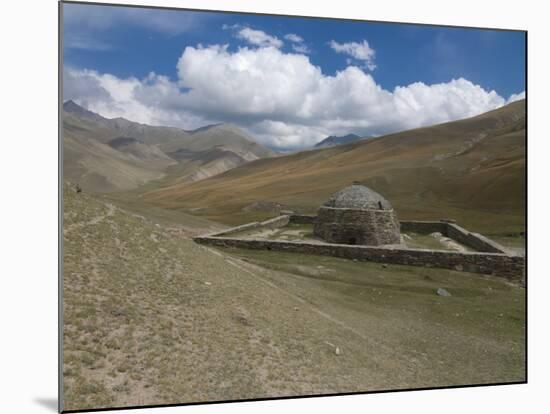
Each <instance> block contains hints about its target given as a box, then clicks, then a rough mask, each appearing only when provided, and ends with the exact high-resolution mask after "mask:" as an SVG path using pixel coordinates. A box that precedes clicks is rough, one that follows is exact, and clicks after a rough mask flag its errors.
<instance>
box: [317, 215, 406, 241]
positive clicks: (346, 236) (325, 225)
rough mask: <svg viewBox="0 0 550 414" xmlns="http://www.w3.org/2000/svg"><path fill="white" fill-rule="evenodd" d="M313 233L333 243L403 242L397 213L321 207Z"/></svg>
mask: <svg viewBox="0 0 550 414" xmlns="http://www.w3.org/2000/svg"><path fill="white" fill-rule="evenodd" d="M313 234H314V235H315V236H317V237H319V238H321V239H323V240H326V241H327V242H329V243H338V244H358V245H368V246H380V245H383V244H397V243H399V242H400V236H399V234H400V233H399V222H398V221H397V217H396V215H395V213H394V211H393V210H375V209H351V208H334V207H321V208H320V209H319V211H318V213H317V219H316V220H315V222H314V227H313Z"/></svg>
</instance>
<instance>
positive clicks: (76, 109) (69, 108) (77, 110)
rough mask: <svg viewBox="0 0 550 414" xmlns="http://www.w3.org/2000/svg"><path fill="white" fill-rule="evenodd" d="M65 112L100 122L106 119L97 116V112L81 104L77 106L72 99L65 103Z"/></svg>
mask: <svg viewBox="0 0 550 414" xmlns="http://www.w3.org/2000/svg"><path fill="white" fill-rule="evenodd" d="M63 110H64V111H65V112H67V113H69V114H73V115H76V116H78V117H80V118H87V119H93V120H96V121H97V120H100V119H105V118H104V117H102V116H101V115H99V114H96V113H95V112H92V111H90V110H88V109H86V108H84V107H82V106H80V105H79V104H77V103H76V102H75V101H73V100H72V99H69V100H68V101H65V102H64V103H63Z"/></svg>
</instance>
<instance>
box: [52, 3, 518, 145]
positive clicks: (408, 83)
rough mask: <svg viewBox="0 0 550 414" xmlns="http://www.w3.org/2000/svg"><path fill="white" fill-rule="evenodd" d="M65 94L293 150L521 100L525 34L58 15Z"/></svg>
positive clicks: (151, 12)
mask: <svg viewBox="0 0 550 414" xmlns="http://www.w3.org/2000/svg"><path fill="white" fill-rule="evenodd" d="M63 95H64V100H68V99H72V100H74V101H75V102H77V103H78V104H80V105H82V106H84V107H86V108H88V109H89V110H91V111H94V112H97V113H99V114H101V115H103V116H105V117H107V118H114V117H124V118H127V119H129V120H131V121H135V122H140V123H146V124H150V125H165V126H176V127H180V128H183V129H187V130H191V129H195V128H199V127H201V126H204V125H208V124H213V123H218V122H229V123H233V124H235V125H237V126H239V127H241V128H243V129H244V130H246V131H247V132H248V133H249V134H250V135H251V137H253V138H254V139H255V140H257V141H258V142H260V143H262V144H264V145H266V146H269V147H271V148H274V149H279V150H290V149H301V148H307V147H310V146H312V145H314V144H315V143H317V142H319V141H321V140H322V139H324V138H325V137H327V136H328V135H346V134H348V133H355V134H358V135H360V136H380V135H383V134H387V133H391V132H396V131H401V130H405V129H411V128H417V127H421V126H427V125H433V124H437V123H441V122H447V121H452V120H456V119H462V118H467V117H470V116H475V115H478V114H480V113H483V112H487V111H489V110H492V109H496V108H499V107H501V106H503V105H506V104H507V103H510V102H512V101H514V100H517V99H521V98H523V97H525V34H524V33H523V32H514V31H502V30H488V29H463V28H448V27H437V26H422V25H410V24H396V23H378V22H365V21H348V20H336V19H319V18H298V17H284V16H262V15H252V14H243V13H219V12H197V11H185V10H163V9H149V8H135V7H134V8H129V7H116V6H100V5H85V4H70V3H64V4H63Z"/></svg>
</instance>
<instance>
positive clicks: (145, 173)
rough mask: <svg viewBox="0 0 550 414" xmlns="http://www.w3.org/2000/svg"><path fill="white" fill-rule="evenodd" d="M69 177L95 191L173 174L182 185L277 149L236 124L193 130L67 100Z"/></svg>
mask: <svg viewBox="0 0 550 414" xmlns="http://www.w3.org/2000/svg"><path fill="white" fill-rule="evenodd" d="M63 141H64V156H63V167H64V177H65V179H67V180H69V181H72V182H75V183H78V184H79V185H80V186H81V187H82V188H83V189H85V190H87V191H92V192H113V191H124V190H131V189H134V188H136V187H138V186H140V185H143V184H145V183H147V182H150V181H152V180H159V179H162V178H164V177H167V176H169V177H172V178H174V180H176V181H177V182H179V183H183V182H193V181H198V180H202V179H204V178H207V177H210V176H213V175H216V174H219V173H221V172H224V171H227V170H228V169H230V168H234V167H236V166H238V165H241V164H243V163H246V162H249V161H253V160H257V159H259V158H263V157H271V156H275V155H276V153H275V152H274V151H273V150H271V149H269V148H266V147H264V146H262V145H260V144H258V143H256V142H255V141H254V140H253V138H252V137H250V136H249V135H247V134H246V133H245V132H244V131H243V130H241V129H240V128H238V127H236V126H234V125H231V124H215V125H208V126H204V127H201V128H199V129H196V130H193V131H186V130H183V129H179V128H173V127H163V126H151V125H145V124H140V123H137V122H132V121H129V120H127V119H124V118H113V119H109V118H105V117H103V116H101V115H99V114H97V113H94V112H92V111H89V110H87V109H85V108H83V107H82V106H80V105H78V104H76V103H75V102H74V101H67V102H65V103H64V104H63Z"/></svg>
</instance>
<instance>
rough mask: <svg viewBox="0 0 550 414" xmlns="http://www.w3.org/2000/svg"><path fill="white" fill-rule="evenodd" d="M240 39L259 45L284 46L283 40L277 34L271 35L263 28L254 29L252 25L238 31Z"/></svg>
mask: <svg viewBox="0 0 550 414" xmlns="http://www.w3.org/2000/svg"><path fill="white" fill-rule="evenodd" d="M237 37H238V38H239V39H242V40H245V41H247V42H248V43H250V44H252V45H254V46H259V47H268V46H272V47H276V48H280V47H282V46H283V42H282V41H281V39H279V38H278V37H276V36H271V35H269V34H267V33H266V32H264V31H262V30H254V29H251V28H250V27H243V28H242V29H240V30H239V31H238V32H237Z"/></svg>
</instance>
